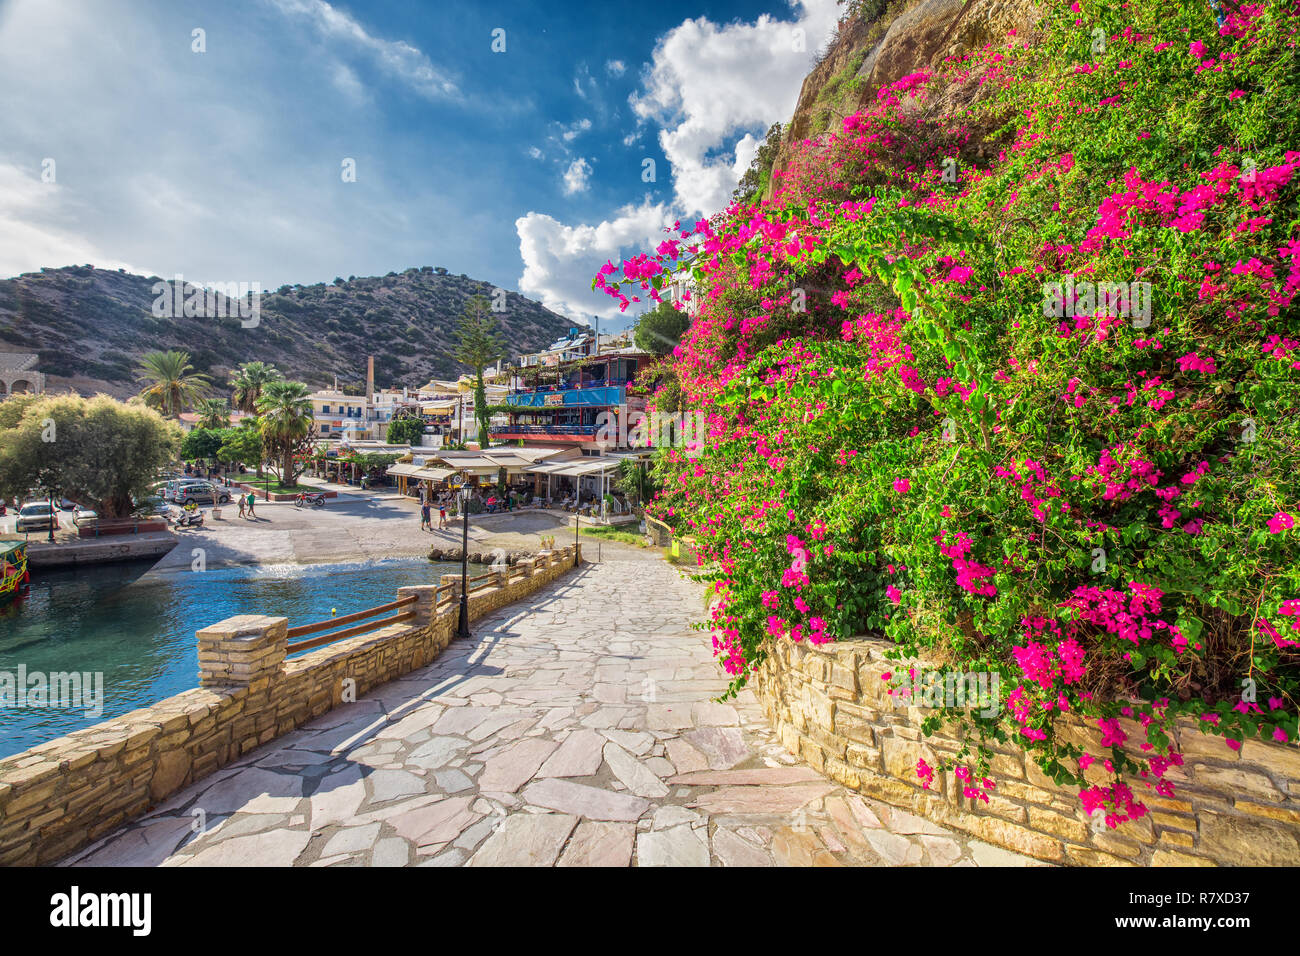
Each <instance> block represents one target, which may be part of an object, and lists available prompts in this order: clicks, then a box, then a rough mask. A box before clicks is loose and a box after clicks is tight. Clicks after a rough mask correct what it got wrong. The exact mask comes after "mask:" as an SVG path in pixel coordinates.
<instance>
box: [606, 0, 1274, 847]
mask: <svg viewBox="0 0 1300 956" xmlns="http://www.w3.org/2000/svg"><path fill="white" fill-rule="evenodd" d="M1220 9H1221V10H1222V12H1223V13H1224V22H1223V24H1222V26H1220V25H1219V24H1218V23H1216V19H1215V14H1214V12H1213V11H1212V10H1211V8H1210V7H1209V6H1208V5H1207V4H1205V3H1200V2H1186V3H1168V2H1167V3H1161V4H1128V3H1118V2H1113V0H1104V2H1085V0H1079V2H1076V3H1073V4H1069V5H1064V4H1062V5H1059V6H1058V7H1056V8H1055V9H1053V10H1052V11H1051V12H1050V13H1049V15H1048V16H1047V17H1046V18H1045V20H1044V21H1043V22H1042V23H1041V24H1040V25H1039V31H1040V33H1039V34H1038V35H1036V36H1035V37H1034V39H1033V42H1028V41H1027V40H1026V38H1024V37H1020V36H1015V35H1012V36H1009V37H1007V38H1006V39H1005V41H1000V42H999V43H996V44H992V45H990V46H989V47H988V48H986V49H983V50H978V51H974V52H972V53H970V54H968V55H966V56H963V57H961V58H959V59H954V60H952V61H950V62H946V63H945V64H943V67H942V69H938V70H935V71H934V72H933V73H928V72H927V73H916V74H913V75H910V76H906V77H903V78H902V79H900V80H899V81H898V82H896V83H893V84H891V85H890V86H888V87H886V88H883V89H881V90H879V91H878V94H877V96H876V100H875V102H874V103H873V104H872V105H871V106H870V108H867V109H863V110H862V111H860V112H859V113H857V114H855V115H853V116H849V117H847V118H845V119H844V120H843V124H842V127H840V128H838V129H837V130H835V131H833V133H831V134H827V135H825V136H822V137H820V138H818V139H817V140H815V141H808V142H804V143H802V144H796V146H795V149H794V155H793V158H792V159H791V160H790V161H789V162H788V163H785V164H784V165H783V168H782V169H781V170H779V171H777V173H776V174H775V175H774V177H773V184H774V186H773V189H772V190H771V191H770V192H771V194H770V197H769V198H767V199H765V200H763V201H761V202H759V203H757V204H754V205H736V206H733V207H732V208H730V209H728V210H727V211H726V212H725V213H724V214H722V215H720V216H717V217H715V218H714V219H712V220H709V221H701V222H698V223H694V224H690V225H686V226H681V225H679V227H678V228H677V229H676V230H675V231H674V232H673V233H671V234H670V235H669V237H668V238H667V239H665V240H664V242H663V243H662V244H661V245H660V246H659V247H658V248H657V249H656V250H654V251H653V252H651V251H647V252H646V253H645V254H642V255H639V256H636V257H634V258H632V259H628V260H625V261H623V262H622V263H621V264H619V265H615V264H613V263H610V264H607V265H606V266H605V267H604V269H603V270H602V271H601V274H600V275H599V276H597V278H596V285H597V286H599V287H601V288H603V289H605V290H606V291H607V292H609V293H610V294H611V295H614V296H616V297H618V298H619V299H620V300H622V301H623V303H624V304H625V305H626V304H627V303H629V302H632V301H642V300H644V299H646V298H652V299H657V298H658V297H659V292H658V290H659V289H661V288H664V284H665V282H667V281H668V280H669V279H670V278H672V277H673V276H675V275H681V274H682V273H683V272H685V271H689V272H690V274H691V275H693V278H694V283H695V287H696V292H695V297H696V301H695V303H694V305H695V307H696V309H697V311H698V314H697V317H696V319H695V321H694V323H693V325H692V327H691V328H690V330H689V331H688V332H687V334H686V335H685V337H684V338H683V341H682V344H681V345H680V346H679V347H678V348H677V350H676V352H675V354H674V359H673V370H674V374H675V381H674V391H675V390H676V389H677V388H678V387H680V390H681V401H682V403H683V405H685V406H686V407H689V408H695V409H702V410H703V411H704V412H705V413H706V415H707V421H708V423H709V428H708V440H707V441H706V442H705V443H704V445H703V447H702V448H699V449H667V450H663V451H661V452H660V455H659V459H658V466H657V467H658V470H659V478H660V479H661V480H662V482H663V486H664V491H663V492H662V493H661V494H660V496H659V498H658V499H657V500H656V501H655V502H654V505H653V508H652V512H653V513H654V514H656V515H657V516H658V517H660V518H662V519H663V520H665V521H668V522H669V523H671V524H673V525H674V526H675V527H677V528H678V529H679V530H681V531H682V532H684V533H689V534H693V535H694V536H695V539H696V541H697V543H698V545H699V548H700V552H701V569H700V574H701V576H702V577H704V578H706V579H708V580H709V581H710V582H711V583H712V586H713V587H714V588H715V589H716V592H717V601H716V603H715V604H714V610H713V612H712V619H711V620H710V621H708V622H706V624H705V626H707V627H708V628H709V629H710V630H711V632H712V638H713V644H714V648H715V650H716V653H717V655H718V657H719V658H720V660H721V663H722V664H723V666H724V667H725V668H726V670H727V671H728V672H729V673H730V674H731V675H732V677H733V681H732V685H731V687H732V692H734V691H736V690H738V689H739V688H740V687H741V686H743V685H744V683H745V681H746V679H747V677H748V676H749V675H750V674H751V673H752V672H753V670H754V668H755V667H757V666H758V665H760V664H761V663H762V662H763V660H764V659H765V656H766V655H767V653H768V652H769V648H770V647H771V646H772V642H774V641H782V640H790V641H810V642H814V643H821V642H825V641H832V640H836V639H840V638H848V637H851V636H854V635H860V634H866V633H883V634H885V635H887V636H889V637H890V638H892V639H893V640H894V641H896V642H897V644H898V650H897V654H898V655H899V656H900V657H901V656H908V657H911V656H914V655H919V654H922V653H923V654H924V657H925V658H927V659H929V660H930V661H933V662H936V663H937V664H938V665H939V666H943V667H945V668H951V669H955V670H957V671H960V672H964V673H971V672H984V671H987V672H990V673H995V674H998V675H999V676H1000V681H999V685H1000V698H1001V700H1000V704H1001V706H1000V707H999V708H996V711H997V712H996V714H994V715H993V716H987V717H985V716H981V714H980V713H976V712H974V711H968V710H965V709H960V708H954V707H948V708H946V709H941V710H939V711H937V712H934V713H932V714H931V716H929V717H928V718H927V729H929V730H933V729H934V728H935V726H937V724H938V723H939V721H940V720H952V719H958V720H960V721H962V722H964V725H965V726H966V728H967V730H968V731H969V733H968V734H967V738H968V739H969V740H970V741H972V745H971V746H970V747H969V748H968V749H967V750H965V751H963V752H962V753H961V754H959V755H958V758H957V765H956V766H953V767H951V768H948V767H944V768H942V769H952V770H953V771H954V772H955V773H956V774H957V776H958V777H959V779H961V780H963V781H966V782H967V783H969V784H970V786H968V787H967V789H966V795H967V796H970V797H980V796H982V795H985V791H987V790H988V789H989V788H992V787H994V786H996V780H993V779H989V775H988V761H987V751H986V750H985V749H984V747H983V746H981V742H983V743H984V744H988V743H991V742H993V741H998V742H1002V743H1006V742H1010V741H1014V742H1017V743H1018V744H1019V745H1021V746H1023V747H1024V748H1026V749H1027V750H1028V751H1029V752H1030V753H1031V754H1032V755H1033V756H1034V757H1035V759H1036V760H1037V761H1038V763H1039V764H1040V766H1041V767H1042V768H1043V769H1044V770H1045V772H1047V773H1048V774H1049V775H1051V776H1052V777H1053V778H1054V779H1056V780H1057V781H1058V782H1059V783H1062V784H1070V783H1073V784H1076V785H1078V787H1079V788H1080V792H1081V797H1082V800H1083V803H1084V806H1085V808H1086V809H1087V810H1088V811H1089V812H1090V813H1093V812H1095V811H1102V812H1104V814H1105V815H1106V819H1107V822H1109V823H1110V825H1111V826H1115V825H1117V824H1118V823H1120V822H1122V821H1124V820H1126V819H1132V818H1135V817H1138V816H1141V815H1142V814H1144V813H1145V812H1146V808H1145V805H1144V804H1143V802H1142V798H1143V795H1144V794H1145V793H1147V792H1149V791H1148V789H1147V788H1150V789H1151V790H1156V791H1159V792H1161V793H1163V794H1166V795H1167V794H1169V793H1171V792H1172V785H1171V782H1170V780H1168V779H1166V778H1165V773H1166V771H1167V769H1168V768H1169V767H1171V766H1176V765H1177V764H1179V763H1181V759H1182V758H1181V756H1180V755H1179V754H1178V753H1177V752H1176V750H1174V749H1173V748H1172V740H1173V739H1174V738H1173V737H1172V736H1171V735H1170V733H1169V730H1170V727H1171V724H1172V722H1173V721H1174V720H1175V719H1177V718H1186V717H1190V718H1192V719H1193V720H1194V721H1196V722H1197V723H1198V724H1199V726H1200V727H1201V728H1202V729H1203V730H1204V731H1205V732H1207V733H1211V734H1217V735H1221V736H1222V737H1223V738H1225V746H1229V747H1234V748H1237V747H1240V746H1241V742H1242V741H1244V740H1246V739H1255V738H1262V739H1266V740H1276V741H1290V742H1294V741H1295V738H1296V732H1297V690H1298V683H1300V528H1297V527H1295V520H1296V517H1295V516H1297V515H1300V311H1298V310H1297V305H1296V296H1297V293H1300V236H1298V235H1297V195H1298V194H1300V175H1298V174H1300V128H1298V127H1300V107H1298V106H1297V104H1298V103H1300V62H1297V60H1298V57H1297V48H1296V44H1297V41H1298V38H1300V4H1297V3H1295V2H1294V0H1292V2H1287V3H1272V4H1267V3H1261V4H1242V5H1240V6H1236V5H1233V4H1231V3H1226V2H1225V3H1223V4H1221V8H1220ZM897 676H902V677H905V675H904V674H900V675H897ZM1067 713H1068V714H1071V715H1074V716H1075V717H1077V718H1080V719H1083V720H1085V721H1087V722H1088V723H1089V724H1090V725H1092V726H1093V727H1096V728H1097V729H1098V730H1099V736H1100V741H1101V746H1100V747H1099V748H1097V749H1098V750H1099V751H1100V752H1096V753H1089V752H1085V751H1084V750H1083V749H1082V748H1081V746H1080V745H1079V744H1077V743H1071V742H1070V741H1069V740H1066V739H1065V735H1064V734H1061V733H1059V732H1058V731H1059V728H1060V726H1061V722H1060V721H1058V720H1056V718H1057V717H1058V716H1059V715H1061V714H1067ZM1120 718H1128V719H1127V720H1124V721H1123V723H1122V724H1121V720H1120ZM1135 727H1137V728H1142V732H1143V733H1145V739H1144V740H1131V739H1129V737H1130V735H1131V731H1132V729H1133V728H1135ZM1125 728H1128V729H1127V730H1126V729H1125ZM1076 739H1077V738H1076V737H1071V738H1070V740H1076ZM1122 745H1123V746H1122ZM1134 753H1140V754H1143V755H1144V756H1143V757H1142V759H1134V758H1133V757H1132V756H1131V755H1132V754H1134ZM935 769H936V768H932V767H929V766H926V765H924V764H922V765H920V766H918V768H917V772H918V775H919V776H920V778H921V781H922V783H923V784H928V782H929V780H930V778H931V775H932V774H933V772H934V770H935ZM977 781H978V783H977Z"/></svg>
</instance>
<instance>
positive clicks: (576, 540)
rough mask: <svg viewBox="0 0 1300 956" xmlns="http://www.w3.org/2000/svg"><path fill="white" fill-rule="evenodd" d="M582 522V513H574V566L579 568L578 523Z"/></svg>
mask: <svg viewBox="0 0 1300 956" xmlns="http://www.w3.org/2000/svg"><path fill="white" fill-rule="evenodd" d="M581 520H582V514H581V512H578V511H575V512H574V513H573V566H574V567H575V568H576V567H577V566H578V522H579V521H581Z"/></svg>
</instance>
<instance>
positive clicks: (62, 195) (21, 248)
mask: <svg viewBox="0 0 1300 956" xmlns="http://www.w3.org/2000/svg"><path fill="white" fill-rule="evenodd" d="M57 174H58V166H57V165H56V166H55V175H56V177H57ZM76 220H77V210H76V209H75V208H74V206H73V204H72V203H71V201H70V200H69V198H68V196H67V193H66V192H65V190H64V188H63V187H62V186H60V185H58V184H57V182H55V183H45V182H42V181H41V179H40V175H39V173H38V172H37V171H35V170H31V171H27V170H23V169H20V168H19V167H17V166H14V165H11V164H7V163H0V276H15V275H19V274H20V273H23V272H35V271H37V270H38V269H40V268H41V267H43V266H63V265H73V264H75V265H85V264H87V263H89V264H90V265H94V266H98V267H99V268H101V269H117V268H123V269H126V270H127V271H130V272H135V271H139V270H136V269H133V268H132V267H131V266H130V265H129V264H128V263H125V262H120V261H118V260H116V259H112V258H108V257H106V256H104V255H101V254H100V251H99V250H98V249H97V248H96V247H95V245H94V244H93V243H92V242H90V241H89V240H87V239H86V238H85V237H84V236H81V235H79V234H78V232H77V228H76Z"/></svg>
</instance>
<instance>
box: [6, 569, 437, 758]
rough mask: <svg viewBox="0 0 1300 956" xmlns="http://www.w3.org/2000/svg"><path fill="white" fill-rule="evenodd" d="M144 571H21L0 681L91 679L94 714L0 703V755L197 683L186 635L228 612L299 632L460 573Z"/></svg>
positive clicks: (194, 652)
mask: <svg viewBox="0 0 1300 956" xmlns="http://www.w3.org/2000/svg"><path fill="white" fill-rule="evenodd" d="M150 564H151V562H143V563H138V562H137V563H132V564H112V565H100V566H92V567H85V568H77V569H68V570H57V571H56V570H48V571H47V570H41V569H39V568H33V569H32V583H31V592H30V593H29V594H28V596H27V597H26V598H23V599H20V600H17V601H15V602H14V603H13V604H11V605H10V606H9V607H7V608H0V679H3V675H4V674H6V673H8V674H14V675H17V673H18V668H19V666H20V665H25V667H26V672H27V674H29V675H31V674H35V673H37V672H40V673H44V674H49V673H57V672H71V671H79V672H90V673H95V672H101V673H102V674H103V715H102V716H99V717H87V716H86V715H85V708H84V707H82V708H76V709H72V708H64V709H52V708H45V707H33V706H24V707H12V706H9V707H0V756H8V755H10V754H14V753H17V752H19V751H21V750H26V749H27V748H29V747H34V746H36V745H37V744H40V743H44V742H45V741H47V740H51V739H53V738H55V737H59V736H61V735H63V734H66V733H68V732H69V731H72V730H77V729H78V728H81V727H87V726H90V725H91V724H94V723H98V722H99V721H101V720H107V719H108V718H110V717H115V716H118V715H120V714H124V713H127V712H128V711H131V710H135V709H136V708H137V707H143V706H146V705H148V704H152V703H156V702H157V701H160V700H162V699H163V698H164V697H170V696H171V695H173V694H178V693H180V692H181V691H184V690H189V689H190V688H192V687H196V686H198V668H199V662H198V652H197V650H196V648H195V639H194V632H195V631H197V630H199V629H200V628H202V627H206V626H207V625H209V624H214V623H216V622H217V621H220V620H223V619H224V618H227V617H230V616H231V615H234V614H249V613H258V614H274V615H281V616H284V617H287V618H288V619H289V626H290V627H294V626H296V625H299V624H310V623H312V622H313V621H319V620H322V619H323V618H327V617H329V616H330V611H331V609H337V611H338V615H339V616H340V617H341V616H343V615H344V614H349V613H351V612H353V611H360V610H364V609H365V608H369V607H375V606H376V605H379V604H385V603H387V602H388V601H392V600H394V599H395V598H396V596H397V594H396V592H397V589H398V588H399V587H401V586H403V585H407V584H437V583H438V577H439V575H441V574H443V573H448V572H452V571H459V570H460V566H459V565H455V566H452V565H449V564H441V563H439V564H434V563H432V562H430V561H427V560H425V559H423V558H400V559H393V560H390V561H380V562H372V563H364V564H325V565H306V566H298V565H286V566H280V567H271V568H267V567H262V568H245V567H236V568H220V569H216V568H213V569H209V570H206V571H202V572H191V571H180V572H168V573H148V572H149V568H150ZM28 686H30V683H29V685H28Z"/></svg>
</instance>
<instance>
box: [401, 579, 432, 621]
mask: <svg viewBox="0 0 1300 956" xmlns="http://www.w3.org/2000/svg"><path fill="white" fill-rule="evenodd" d="M397 597H398V600H401V599H402V598H408V597H414V598H415V603H414V604H412V605H410V606H409V608H407V610H411V611H414V612H415V621H414V623H416V624H419V625H425V624H428V623H429V622H430V621H432V620H433V615H434V611H435V609H436V607H437V604H438V585H436V584H412V585H409V586H407V587H401V588H398V589H397Z"/></svg>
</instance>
